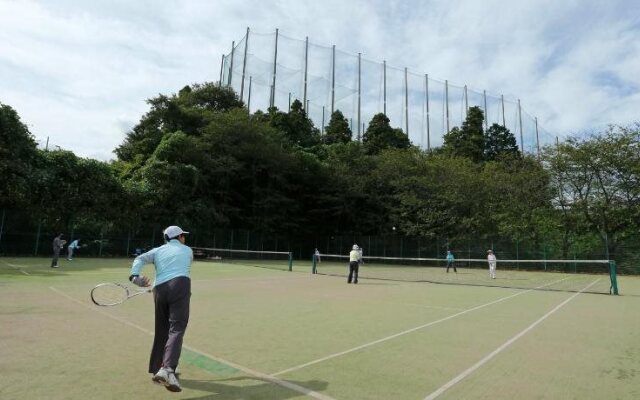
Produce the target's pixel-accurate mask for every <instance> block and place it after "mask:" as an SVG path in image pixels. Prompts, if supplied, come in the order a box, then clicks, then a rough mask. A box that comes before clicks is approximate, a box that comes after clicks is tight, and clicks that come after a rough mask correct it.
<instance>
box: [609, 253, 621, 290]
mask: <svg viewBox="0 0 640 400" xmlns="http://www.w3.org/2000/svg"><path fill="white" fill-rule="evenodd" d="M609 277H610V278H611V287H610V288H609V294H615V295H618V294H619V293H618V275H617V271H616V262H615V261H614V260H609Z"/></svg>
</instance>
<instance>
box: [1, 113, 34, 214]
mask: <svg viewBox="0 0 640 400" xmlns="http://www.w3.org/2000/svg"><path fill="white" fill-rule="evenodd" d="M36 155H37V149H36V142H35V140H34V139H33V136H32V135H31V133H30V132H29V129H28V128H27V126H26V125H25V124H24V123H23V122H22V121H21V120H20V116H19V115H18V113H17V112H16V111H15V110H14V109H13V108H11V107H10V106H8V105H5V104H2V103H0V182H1V183H0V208H2V207H8V206H18V205H22V206H25V205H26V203H27V202H28V199H29V198H30V197H31V196H30V195H29V182H30V175H31V173H32V167H33V163H34V160H35V158H36Z"/></svg>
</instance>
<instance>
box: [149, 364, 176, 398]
mask: <svg viewBox="0 0 640 400" xmlns="http://www.w3.org/2000/svg"><path fill="white" fill-rule="evenodd" d="M151 380H152V381H154V382H156V383H161V384H163V385H164V387H166V388H167V390H168V391H170V392H180V391H182V388H181V387H180V381H178V378H176V375H175V374H174V373H173V370H172V369H171V368H160V370H159V371H158V372H157V373H156V374H155V375H154V376H153V378H151Z"/></svg>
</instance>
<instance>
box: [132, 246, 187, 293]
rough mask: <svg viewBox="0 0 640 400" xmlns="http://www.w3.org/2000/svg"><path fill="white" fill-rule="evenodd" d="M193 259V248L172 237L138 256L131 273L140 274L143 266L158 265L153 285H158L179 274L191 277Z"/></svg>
mask: <svg viewBox="0 0 640 400" xmlns="http://www.w3.org/2000/svg"><path fill="white" fill-rule="evenodd" d="M192 261H193V251H192V250H191V248H190V247H189V246H185V245H184V244H182V243H180V241H179V240H178V239H171V240H170V241H169V242H168V243H166V244H165V245H163V246H160V247H156V248H155V249H152V250H149V251H148V252H146V253H144V254H141V255H139V256H138V257H136V259H135V260H133V265H132V266H131V275H140V270H142V267H144V266H145V265H146V264H153V265H155V267H156V281H155V282H154V284H153V286H158V285H161V284H163V283H165V282H168V281H170V280H171V279H173V278H177V277H179V276H186V277H187V278H189V277H190V275H191V262H192Z"/></svg>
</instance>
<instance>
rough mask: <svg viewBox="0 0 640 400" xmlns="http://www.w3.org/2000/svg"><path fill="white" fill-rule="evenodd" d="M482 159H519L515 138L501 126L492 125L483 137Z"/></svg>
mask: <svg viewBox="0 0 640 400" xmlns="http://www.w3.org/2000/svg"><path fill="white" fill-rule="evenodd" d="M484 138H485V139H484V159H485V160H487V161H493V160H497V159H498V158H499V157H505V156H506V157H519V156H520V149H518V144H517V143H516V137H515V136H513V133H511V131H509V129H507V128H505V127H504V126H502V125H498V124H493V125H491V126H490V127H489V129H487V131H486V132H485V135H484Z"/></svg>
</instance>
